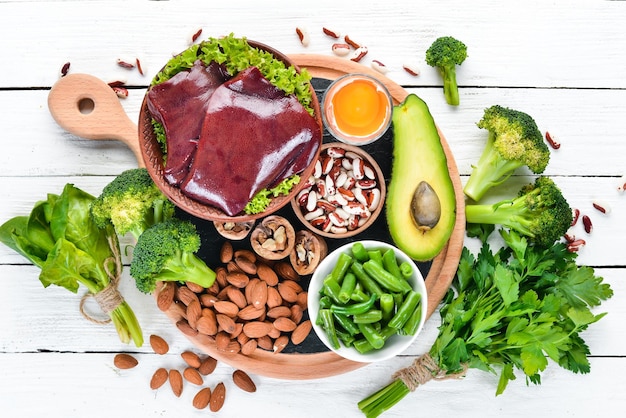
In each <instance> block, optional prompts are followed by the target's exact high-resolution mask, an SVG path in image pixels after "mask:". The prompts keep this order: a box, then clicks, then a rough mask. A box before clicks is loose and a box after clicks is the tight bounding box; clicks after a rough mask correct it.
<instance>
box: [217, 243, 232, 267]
mask: <svg viewBox="0 0 626 418" xmlns="http://www.w3.org/2000/svg"><path fill="white" fill-rule="evenodd" d="M233 254H234V251H233V244H231V242H230V241H228V240H226V241H224V244H222V248H221V249H220V261H221V262H222V263H223V264H226V263H228V262H229V261H230V260H232V259H233Z"/></svg>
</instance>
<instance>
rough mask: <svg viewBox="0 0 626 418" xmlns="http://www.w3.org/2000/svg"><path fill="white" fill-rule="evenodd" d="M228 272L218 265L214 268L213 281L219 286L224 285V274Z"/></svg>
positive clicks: (225, 283) (225, 284)
mask: <svg viewBox="0 0 626 418" xmlns="http://www.w3.org/2000/svg"><path fill="white" fill-rule="evenodd" d="M227 275H228V272H227V271H226V269H225V268H224V267H218V268H216V269H215V283H217V284H218V285H219V287H226V286H227V285H228V282H227V281H226V276H227Z"/></svg>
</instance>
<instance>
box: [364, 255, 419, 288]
mask: <svg viewBox="0 0 626 418" xmlns="http://www.w3.org/2000/svg"><path fill="white" fill-rule="evenodd" d="M363 269H364V270H365V271H366V272H367V274H369V275H370V276H371V277H372V278H373V279H374V280H376V282H378V284H379V285H381V286H382V287H384V288H385V289H388V290H390V291H392V292H402V293H407V292H409V291H411V290H413V288H412V287H411V285H410V284H409V283H408V282H407V281H406V280H404V279H402V278H399V277H396V276H394V275H393V274H391V273H390V272H388V271H387V270H385V269H384V268H383V266H382V264H378V263H376V262H373V261H372V260H369V261H366V262H365V263H363Z"/></svg>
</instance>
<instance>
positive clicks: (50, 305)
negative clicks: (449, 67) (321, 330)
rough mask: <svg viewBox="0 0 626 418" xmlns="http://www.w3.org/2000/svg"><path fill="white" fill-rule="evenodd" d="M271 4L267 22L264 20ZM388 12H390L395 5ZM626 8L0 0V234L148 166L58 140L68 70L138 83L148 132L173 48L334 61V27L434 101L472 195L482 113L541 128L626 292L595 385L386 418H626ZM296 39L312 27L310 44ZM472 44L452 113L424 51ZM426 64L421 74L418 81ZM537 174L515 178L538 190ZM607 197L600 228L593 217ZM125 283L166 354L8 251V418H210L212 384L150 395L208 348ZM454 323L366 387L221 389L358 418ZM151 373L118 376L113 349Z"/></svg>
mask: <svg viewBox="0 0 626 418" xmlns="http://www.w3.org/2000/svg"><path fill="white" fill-rule="evenodd" d="M268 3H270V4H271V6H269V5H265V4H268ZM388 3H389V4H388ZM624 22H626V2H623V1H593V2H592V1H587V2H581V1H555V2H546V1H532V2H529V1H525V2H523V3H522V2H516V4H514V5H513V4H504V3H503V2H499V1H495V0H491V1H489V0H482V1H474V2H467V1H450V2H436V1H431V2H423V1H417V2H416V1H415V0H402V1H394V2H382V1H363V2H353V1H345V0H332V1H331V0H319V1H316V2H302V1H300V2H294V1H273V2H265V3H263V2H258V1H239V2H204V1H202V2H201V1H198V2H190V1H175V0H172V1H43V0H38V1H11V0H8V1H3V2H0V57H1V60H0V62H1V63H2V66H1V68H2V77H1V79H0V127H1V130H2V139H1V140H0V141H1V143H2V146H3V150H2V152H1V153H0V196H1V199H2V204H1V205H0V222H4V221H5V220H7V219H9V218H10V217H13V216H16V215H21V214H26V213H27V212H28V211H29V210H30V208H31V207H32V205H33V204H34V202H36V201H37V200H40V199H42V198H43V197H45V195H46V193H48V192H53V193H56V192H59V191H60V190H61V188H62V187H63V185H64V184H65V183H68V182H72V183H74V184H76V185H77V186H79V187H81V188H83V189H84V190H86V191H88V192H90V193H92V194H99V192H100V191H101V189H102V187H103V186H104V185H105V184H107V183H108V182H109V181H110V180H111V179H112V178H113V177H114V176H116V175H117V174H119V173H120V172H121V171H123V170H125V169H128V168H131V167H134V166H135V164H136V162H135V159H134V156H133V154H132V153H131V152H130V151H129V150H128V149H127V148H126V147H125V146H124V145H122V144H121V143H119V142H115V141H97V142H96V141H89V140H84V139H82V138H79V137H76V136H73V135H71V134H69V133H67V132H65V131H64V130H63V129H61V128H60V127H59V126H58V125H57V124H56V123H55V122H54V120H53V119H52V117H51V116H50V113H49V111H48V108H47V103H46V101H47V96H48V91H49V89H50V87H51V86H52V85H53V84H54V83H55V82H56V81H57V79H58V77H59V71H60V69H61V66H62V65H63V64H64V63H65V62H70V63H71V67H70V72H75V73H88V74H92V75H95V76H97V77H100V78H102V79H104V80H105V81H112V80H114V79H120V78H124V79H125V80H126V81H127V83H128V85H129V86H131V87H132V88H131V90H130V95H129V97H128V98H127V99H125V100H122V103H123V106H124V108H125V110H126V111H127V113H128V115H129V116H130V118H131V119H132V120H137V117H138V112H139V106H140V103H141V99H142V96H143V94H144V92H145V88H146V86H147V83H148V81H149V79H150V77H151V76H152V75H153V74H154V72H155V71H156V70H157V69H158V68H160V66H161V65H162V64H163V63H164V62H165V61H166V60H167V59H168V58H169V57H170V56H171V54H172V53H173V52H177V51H180V50H182V49H184V48H186V47H187V39H188V37H189V36H190V34H191V33H193V32H195V31H196V30H197V29H200V28H202V29H203V33H202V36H220V35H225V34H228V33H230V32H234V33H235V34H236V35H238V36H246V37H248V38H249V39H254V40H257V41H260V42H263V43H266V44H269V45H272V46H274V47H276V48H277V49H279V50H281V51H283V52H285V53H315V54H327V55H329V54H331V50H330V45H331V43H332V41H331V40H330V39H329V38H328V37H326V36H325V35H324V34H323V33H322V27H324V26H326V27H329V28H332V29H334V30H337V31H340V32H342V33H344V34H349V35H350V36H351V37H352V38H353V39H355V40H358V41H359V42H360V43H361V44H364V45H366V46H367V47H368V48H369V54H368V55H367V57H366V59H365V61H364V62H365V63H366V65H368V64H369V61H370V60H372V59H378V60H380V61H382V62H384V63H385V64H386V65H387V66H388V67H389V68H391V70H392V71H391V72H390V73H389V74H388V76H389V77H390V78H392V79H393V80H394V81H396V82H397V83H399V84H401V85H403V86H404V87H405V88H406V90H407V91H409V92H415V93H417V94H418V95H420V96H421V97H423V98H424V99H425V100H426V102H427V103H428V104H429V106H430V108H431V111H432V113H433V115H434V117H435V119H436V121H437V123H438V124H439V126H440V128H441V129H442V131H443V132H444V134H445V136H446V138H447V140H448V142H449V143H450V147H451V149H452V151H453V153H454V156H455V159H456V162H457V164H458V166H459V170H460V172H461V174H462V176H463V180H465V179H466V178H467V175H468V174H469V172H470V170H471V167H470V166H471V164H472V163H473V162H475V161H476V160H477V158H478V156H479V154H480V151H481V149H482V146H483V144H484V140H485V135H486V134H485V132H484V131H481V130H479V129H478V128H477V127H476V125H475V124H476V122H477V121H478V120H479V119H480V117H481V115H482V112H483V110H484V108H486V107H488V106H490V105H493V104H501V105H503V106H508V107H512V108H516V109H519V110H523V111H526V112H527V113H529V114H531V115H533V116H534V117H535V119H536V121H537V123H538V125H539V127H540V129H541V130H542V131H545V130H548V129H549V130H550V132H552V133H553V134H554V135H555V136H557V137H558V138H559V140H560V141H561V143H562V146H561V148H560V149H559V150H558V151H555V152H554V153H553V156H552V160H551V163H550V165H549V167H548V169H547V171H546V174H548V175H550V176H554V178H555V180H556V181H557V182H558V184H559V185H560V186H561V188H562V189H563V191H564V193H565V194H566V196H567V197H568V200H569V201H570V203H571V205H572V206H573V207H577V208H580V210H581V211H583V213H587V214H589V215H590V216H591V217H592V220H593V222H594V230H593V232H592V234H590V235H586V234H585V233H584V232H583V231H582V230H578V231H577V234H579V235H581V236H582V237H583V238H584V239H586V241H587V246H586V247H585V248H584V249H582V251H581V252H580V256H579V258H578V261H579V263H580V264H586V265H591V266H593V267H595V268H596V271H597V273H598V274H599V275H602V276H603V277H604V278H605V280H606V281H607V282H608V283H610V284H611V286H612V287H613V289H614V291H615V296H614V297H613V298H612V299H611V300H609V301H608V302H606V303H605V304H604V305H603V306H602V307H601V311H607V312H608V313H609V314H608V316H606V317H605V318H604V319H602V320H601V321H600V322H599V323H597V324H594V325H593V326H592V327H591V329H590V330H589V331H588V332H586V333H585V334H583V335H584V338H585V339H586V341H587V342H588V344H589V346H590V349H591V352H592V357H591V373H590V374H588V375H574V374H572V373H570V372H567V371H564V370H562V369H560V368H558V367H557V366H555V365H553V364H552V365H550V366H549V368H548V369H547V370H546V371H545V373H544V374H543V377H542V382H543V383H542V385H541V386H527V385H526V384H525V382H524V379H523V378H521V377H520V378H519V379H518V380H517V381H515V382H512V383H511V384H510V385H509V387H508V389H507V390H506V392H505V393H504V394H503V395H502V396H499V397H497V398H496V397H495V395H494V394H495V388H496V382H497V380H496V377H495V376H492V375H489V374H486V373H482V372H479V371H476V370H471V371H470V373H469V375H468V376H467V377H466V378H465V379H464V380H463V381H446V382H431V383H429V384H427V385H425V386H423V387H421V388H419V389H418V390H417V391H416V392H415V393H412V394H410V395H409V396H408V397H407V398H406V399H405V400H404V401H402V402H401V403H400V404H399V405H398V406H396V407H395V408H394V409H392V410H391V411H389V412H388V413H387V415H386V416H389V417H392V416H397V417H400V416H430V417H436V416H464V417H495V416H507V417H527V416H529V415H532V416H536V417H548V416H550V417H565V416H567V417H570V416H571V417H590V416H601V417H616V416H623V413H624V411H625V410H626V379H625V378H624V376H626V348H625V347H626V325H624V324H625V323H626V322H625V321H624V318H625V317H626V307H625V305H626V297H625V296H624V294H625V292H626V283H625V281H624V277H623V276H624V273H625V272H626V251H625V248H626V245H625V244H624V242H625V237H626V195H624V194H620V193H618V191H617V185H618V180H619V178H620V177H621V176H622V175H623V174H625V173H626V157H625V156H626V138H625V134H624V132H625V131H626V76H625V74H626V53H625V52H624V51H626V28H625V26H624ZM296 26H302V27H305V28H307V30H308V32H309V34H310V37H311V43H310V46H309V47H308V48H304V47H303V46H302V45H300V43H299V42H298V39H297V37H296V35H295V28H296ZM442 35H452V36H455V37H457V38H459V39H461V40H463V41H464V42H465V43H466V44H467V45H468V52H469V57H468V59H467V61H466V62H465V63H464V64H463V66H462V67H460V68H459V69H458V82H459V85H460V96H461V104H460V106H459V107H458V108H452V107H450V106H448V105H446V104H445V102H444V98H443V93H442V89H441V80H440V77H439V75H438V74H437V72H436V71H435V70H434V69H433V68H431V67H428V66H427V65H426V64H425V62H424V51H425V50H426V48H427V47H428V46H429V45H430V42H432V40H434V39H435V38H436V37H437V36H442ZM120 57H131V58H134V57H138V58H140V60H141V62H142V64H143V66H144V69H145V71H146V76H144V77H142V76H140V75H139V74H138V72H137V71H127V70H124V69H121V68H119V67H118V66H117V64H116V59H117V58H120ZM405 63H415V64H417V65H418V66H419V67H421V70H422V73H421V75H420V76H419V77H412V76H410V75H408V74H407V73H405V72H404V71H403V70H402V65H403V64H405ZM526 180H528V178H525V177H522V178H521V179H519V181H520V182H521V181H526ZM595 198H599V199H603V200H605V201H607V202H608V203H609V204H610V205H611V207H612V209H613V210H612V212H611V213H610V214H609V215H608V216H603V215H601V214H600V213H599V212H597V211H594V209H593V208H592V205H591V202H592V200H593V199H595ZM127 270H128V269H126V272H125V274H124V278H123V283H122V291H123V293H124V295H125V296H126V299H127V300H128V301H129V303H130V304H131V306H132V307H133V308H134V310H135V312H136V314H137V316H138V317H139V320H140V322H141V324H142V326H143V330H144V333H145V336H146V337H147V336H148V335H150V334H153V333H155V334H159V335H161V336H163V337H164V338H166V340H168V342H169V343H170V347H171V349H170V353H169V354H168V355H166V356H158V355H155V354H153V353H152V350H151V349H150V346H149V345H148V344H145V345H144V346H143V347H141V348H136V347H134V346H127V345H124V344H121V343H120V342H119V340H118V337H117V334H116V333H115V331H114V329H113V328H112V327H111V326H98V325H94V324H91V323H89V322H87V321H86V320H85V319H83V317H82V316H81V315H80V313H79V311H78V300H79V297H80V295H74V294H72V293H70V292H68V291H66V290H64V289H60V288H55V287H50V288H47V289H44V288H43V287H42V286H41V284H40V283H39V281H38V279H37V276H38V269H36V268H35V267H33V266H32V265H30V264H28V263H26V262H25V261H24V259H23V258H21V257H20V256H19V255H17V254H15V253H14V252H12V251H10V250H9V249H8V248H6V247H4V246H0V283H1V285H2V291H1V292H0V321H1V328H0V370H1V372H0V416H3V417H7V418H8V417H41V416H54V417H86V416H98V417H99V416H106V417H147V416H163V417H165V416H167V417H179V416H203V415H204V416H206V415H207V414H208V413H209V411H208V410H207V411H197V410H195V409H194V408H193V407H192V405H191V400H192V397H193V395H194V394H195V392H196V388H194V387H193V386H191V385H189V384H188V385H187V386H186V387H185V390H184V391H183V394H182V396H181V398H176V397H175V396H174V395H173V394H172V392H171V390H169V388H168V387H162V388H161V389H159V390H157V391H153V390H151V389H150V388H149V385H148V382H149V379H150V376H151V375H152V372H153V371H154V370H155V369H156V368H157V367H161V366H163V367H179V368H180V367H182V365H183V362H182V360H181V358H180V353H181V352H182V351H184V350H187V349H193V346H191V344H190V343H189V342H188V341H187V339H186V338H185V337H184V336H183V335H182V334H180V333H179V332H178V331H177V329H176V328H175V327H173V326H172V325H171V324H170V322H169V320H167V318H166V317H165V316H164V315H162V313H161V312H160V311H158V309H157V308H156V306H155V304H154V302H153V300H152V298H151V297H150V296H147V295H144V294H141V293H139V292H138V291H137V290H136V289H135V287H134V284H132V282H131V278H130V276H129V275H128V273H127ZM438 321H439V319H438V315H437V314H435V315H434V316H433V317H432V318H431V320H430V321H429V322H428V323H427V326H426V331H425V334H424V337H423V339H421V340H420V341H418V342H417V343H416V344H415V345H414V346H413V347H411V348H410V349H409V351H408V352H407V353H406V355H403V356H400V357H398V358H395V359H393V360H389V361H385V362H381V363H378V364H373V365H369V366H367V367H363V368H361V369H359V370H357V371H354V372H351V373H347V374H342V375H338V376H334V377H331V378H325V379H320V380H308V381H283V380H278V379H271V378H265V377H262V376H255V375H253V378H254V380H255V382H256V383H257V387H258V390H257V392H256V393H254V394H250V393H246V392H243V391H241V390H239V389H238V388H237V387H235V386H234V385H233V384H232V381H231V380H230V374H231V373H232V370H233V369H232V367H230V366H228V365H226V364H220V365H219V366H218V369H217V370H216V371H215V372H214V374H212V375H210V376H209V377H208V378H207V380H206V383H207V384H208V385H211V386H214V385H215V384H216V383H218V382H219V381H224V382H225V383H226V386H227V396H226V403H225V406H224V408H223V409H222V410H221V411H220V413H219V415H221V416H227V417H244V416H254V417H259V416H263V417H276V416H285V417H321V416H327V417H331V416H333V417H334V416H345V417H358V416H360V415H361V414H360V412H359V411H358V409H357V407H356V404H357V402H358V401H359V400H360V399H362V398H363V397H364V396H366V395H368V394H370V393H371V392H373V391H374V390H377V389H378V388H380V387H382V385H384V384H386V383H387V382H388V381H389V379H390V376H391V374H392V373H393V372H394V371H395V370H397V369H398V368H401V367H404V366H407V365H408V364H410V363H411V362H412V360H413V359H414V358H415V356H417V355H419V354H421V353H423V352H425V351H426V350H427V349H428V348H429V346H430V343H431V342H432V340H433V339H434V338H435V336H436V327H437V325H438ZM120 351H129V352H132V353H134V354H135V355H136V357H137V358H138V359H139V366H137V367H136V368H134V369H131V370H123V371H120V370H117V369H116V368H115V367H114V366H113V363H112V360H113V356H114V354H115V353H117V352H120Z"/></svg>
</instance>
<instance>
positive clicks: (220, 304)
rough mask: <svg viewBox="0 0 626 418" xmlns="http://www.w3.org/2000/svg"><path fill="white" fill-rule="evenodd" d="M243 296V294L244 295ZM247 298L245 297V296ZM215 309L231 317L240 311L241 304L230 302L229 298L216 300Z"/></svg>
mask: <svg viewBox="0 0 626 418" xmlns="http://www.w3.org/2000/svg"><path fill="white" fill-rule="evenodd" d="M242 296H243V295H242ZM244 299H245V297H244ZM213 307H214V308H215V310H216V311H217V312H219V313H221V314H223V315H226V316H228V317H230V318H234V317H236V316H237V314H238V313H239V306H237V305H236V304H235V303H233V302H229V301H227V300H219V301H217V302H215V304H214V305H213Z"/></svg>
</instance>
